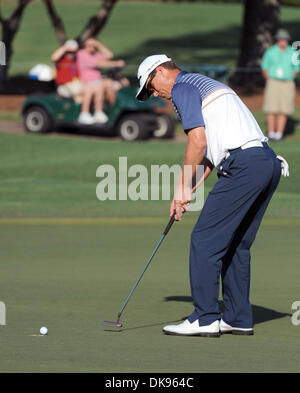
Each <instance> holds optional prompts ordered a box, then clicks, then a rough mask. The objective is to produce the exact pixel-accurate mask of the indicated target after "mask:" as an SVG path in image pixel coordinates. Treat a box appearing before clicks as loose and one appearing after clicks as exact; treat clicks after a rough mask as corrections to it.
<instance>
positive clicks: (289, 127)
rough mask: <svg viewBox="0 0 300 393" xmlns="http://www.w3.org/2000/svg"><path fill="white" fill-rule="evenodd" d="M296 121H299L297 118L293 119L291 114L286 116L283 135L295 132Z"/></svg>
mask: <svg viewBox="0 0 300 393" xmlns="http://www.w3.org/2000/svg"><path fill="white" fill-rule="evenodd" d="M298 123H299V120H298V119H295V118H294V117H292V116H288V118H287V123H286V127H285V131H284V135H285V136H287V135H293V134H294V133H295V129H296V127H297V124H298Z"/></svg>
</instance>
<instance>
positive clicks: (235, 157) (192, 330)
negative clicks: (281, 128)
mask: <svg viewBox="0 0 300 393" xmlns="http://www.w3.org/2000/svg"><path fill="white" fill-rule="evenodd" d="M138 80H139V83H140V89H139V91H138V93H137V96H136V97H137V99H138V100H140V101H144V100H146V99H148V98H149V97H150V96H151V94H153V95H154V96H155V97H158V96H160V97H162V98H165V99H168V100H171V101H172V103H173V106H174V109H175V111H176V112H177V114H178V115H179V117H180V119H181V122H182V125H183V128H184V131H185V133H186V134H187V136H188V141H187V146H186V150H185V156H184V166H185V165H189V166H192V172H191V171H187V173H189V175H186V174H185V172H184V170H183V171H182V174H181V180H180V182H179V186H178V187H177V190H176V191H175V195H174V198H173V200H172V202H171V205H170V214H173V212H174V211H176V216H175V219H176V220H181V218H182V214H183V212H184V211H185V210H187V204H188V202H190V200H191V193H192V187H193V182H192V180H193V178H194V176H195V174H196V167H197V165H203V166H204V176H203V180H205V179H206V178H207V177H208V176H209V174H210V173H211V171H212V169H213V168H214V167H215V168H216V170H217V171H218V181H217V183H216V184H215V186H214V188H213V190H212V191H211V192H210V193H209V195H208V197H207V200H206V202H205V204H204V207H203V209H202V211H201V214H200V217H199V219H198V221H197V223H196V226H195V228H194V230H193V232H192V235H191V246H190V283H191V291H192V297H193V301H194V306H195V309H194V311H193V313H192V314H191V315H190V316H189V317H188V318H187V319H186V320H185V321H184V322H183V323H180V324H178V325H169V326H165V327H164V328H163V332H164V333H166V334H173V335H182V336H192V335H197V336H211V337H218V336H220V334H221V333H233V334H244V335H252V334H253V320H252V308H251V304H250V302H249V288H250V247H251V245H252V243H253V241H254V239H255V236H256V233H257V231H258V228H259V225H260V223H261V220H262V218H263V215H264V213H265V211H266V208H267V206H268V204H269V202H270V199H271V197H272V195H273V193H274V191H275V189H276V187H277V185H278V183H279V179H280V174H281V162H280V161H279V159H277V158H276V155H275V153H274V152H273V150H272V149H271V148H270V147H269V146H268V143H267V138H266V137H265V136H264V135H263V133H262V131H261V129H260V128H259V126H258V124H257V122H256V121H255V119H254V117H253V116H252V114H251V113H250V111H249V110H248V109H247V107H246V106H245V105H244V104H243V102H242V101H241V100H240V99H239V97H238V96H237V95H236V94H235V92H234V91H233V90H231V89H230V88H229V87H228V86H226V85H224V84H222V83H220V82H218V81H215V80H213V79H210V78H208V77H206V76H203V75H200V74H192V73H188V72H185V71H181V70H180V69H179V68H178V67H177V66H176V64H175V63H174V62H172V60H171V59H170V58H168V57H167V56H166V55H154V56H150V57H147V58H146V59H145V60H144V61H143V62H142V63H141V64H140V66H139V69H138ZM284 163H285V164H286V161H285V162H284ZM284 163H282V165H283V166H282V167H283V169H284V170H286V171H287V170H288V167H287V166H284ZM286 165H287V164H286ZM184 166H183V168H184ZM220 276H221V279H222V293H223V302H224V306H225V311H224V313H223V314H222V315H221V314H220V310H219V304H218V295H219V278H220Z"/></svg>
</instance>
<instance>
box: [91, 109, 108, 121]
mask: <svg viewBox="0 0 300 393" xmlns="http://www.w3.org/2000/svg"><path fill="white" fill-rule="evenodd" d="M107 121H108V117H107V115H106V114H105V113H104V112H102V111H100V112H95V114H94V122H95V123H100V124H104V123H107Z"/></svg>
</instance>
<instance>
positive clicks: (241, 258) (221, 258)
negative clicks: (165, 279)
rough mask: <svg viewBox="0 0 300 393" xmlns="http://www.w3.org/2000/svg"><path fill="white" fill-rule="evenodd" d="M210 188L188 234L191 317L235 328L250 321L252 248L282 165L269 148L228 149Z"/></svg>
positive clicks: (247, 325)
mask: <svg viewBox="0 0 300 393" xmlns="http://www.w3.org/2000/svg"><path fill="white" fill-rule="evenodd" d="M221 165H222V172H221V171H218V177H219V179H218V181H217V183H216V184H215V186H214V188H213V189H212V191H211V192H210V193H209V195H208V197H207V200H206V202H205V204H204V207H203V209H202V211H201V214H200V217H199V219H198V221H197V223H196V225H195V228H194V229H193V232H192V235H191V247H190V283H191V292H192V297H193V301H194V306H195V310H194V312H193V313H192V314H191V316H190V317H189V321H190V322H194V321H195V320H196V319H199V325H200V326H204V325H209V324H211V323H212V322H214V321H215V320H217V319H220V318H221V314H220V310H219V304H218V297H219V283H220V278H221V280H222V294H223V303H224V306H225V311H224V313H223V315H222V319H223V320H224V321H225V322H226V323H228V324H229V325H232V326H234V327H240V328H251V327H252V326H253V318H252V307H251V304H250V301H249V290H250V247H251V245H252V243H253V242H254V239H255V236H256V233H257V231H258V228H259V225H260V223H261V220H262V218H263V215H264V213H265V211H266V208H267V206H268V204H269V202H270V199H271V197H272V195H273V193H274V191H275V189H276V187H277V185H278V183H279V179H280V173H281V166H280V161H279V160H278V159H277V158H276V155H275V153H274V152H273V150H272V149H271V148H270V147H269V146H268V145H267V144H264V147H252V148H249V149H245V150H241V149H236V150H233V151H231V154H230V157H229V158H228V159H227V160H225V161H223V163H222V164H221Z"/></svg>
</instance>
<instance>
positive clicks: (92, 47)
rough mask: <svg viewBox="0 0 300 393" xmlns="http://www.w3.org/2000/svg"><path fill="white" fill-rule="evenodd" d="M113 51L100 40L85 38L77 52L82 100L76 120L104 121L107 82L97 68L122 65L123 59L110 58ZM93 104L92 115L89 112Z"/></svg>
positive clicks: (105, 120) (86, 121)
mask: <svg viewBox="0 0 300 393" xmlns="http://www.w3.org/2000/svg"><path fill="white" fill-rule="evenodd" d="M112 58H113V53H112V52H111V51H110V50H109V49H108V48H107V47H106V46H105V45H104V44H102V43H101V42H100V41H97V40H95V39H94V38H89V39H87V40H86V41H85V42H84V44H83V48H82V49H81V50H79V51H78V54H77V67H78V72H79V79H80V81H81V83H82V88H83V89H82V92H83V101H82V106H81V113H80V116H79V119H78V121H79V122H81V123H84V124H93V123H94V122H96V123H106V122H107V120H108V118H107V115H106V114H105V113H104V112H103V101H104V94H105V88H106V87H107V84H106V82H105V80H104V79H103V77H102V74H101V72H100V70H99V68H101V67H123V66H124V64H125V63H124V61H123V60H111V59H112ZM91 103H93V104H94V116H92V115H91V113H90V106H91Z"/></svg>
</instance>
